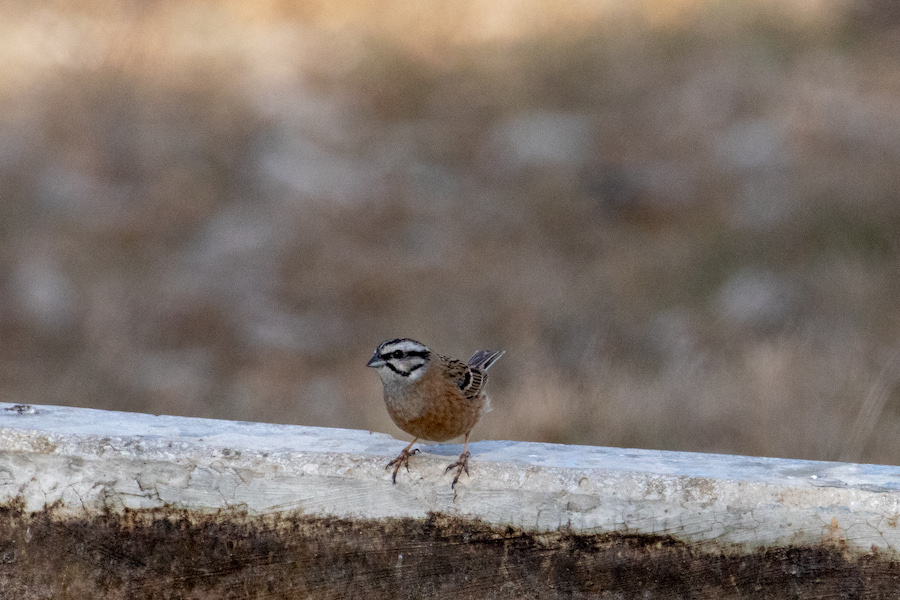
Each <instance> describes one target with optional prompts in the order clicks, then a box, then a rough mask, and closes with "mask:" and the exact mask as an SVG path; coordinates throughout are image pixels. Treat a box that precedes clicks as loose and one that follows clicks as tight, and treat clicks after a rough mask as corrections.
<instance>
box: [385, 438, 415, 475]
mask: <svg viewBox="0 0 900 600" xmlns="http://www.w3.org/2000/svg"><path fill="white" fill-rule="evenodd" d="M418 440H419V438H413V441H411V442H410V443H409V445H408V446H407V447H406V448H404V449H403V450H401V451H400V454H399V455H397V458H395V459H394V460H392V461H391V462H389V463H388V464H387V466H386V467H385V469H390V468H391V467H394V473H393V474H392V475H391V481H393V482H394V483H395V484H396V483H397V471H399V470H400V467H406V471H407V472H409V457H410V456H412V455H413V454H415V453H416V452H418V451H419V449H418V448H416V449H415V450H413V451H412V452H410V451H409V449H410V448H412V445H413V444H415V443H416V442H417V441H418Z"/></svg>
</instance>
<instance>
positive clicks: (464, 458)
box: [444, 451, 470, 489]
mask: <svg viewBox="0 0 900 600" xmlns="http://www.w3.org/2000/svg"><path fill="white" fill-rule="evenodd" d="M469 456H470V454H469V452H468V451H466V452H463V453H462V454H460V455H459V460H458V461H456V462H455V463H453V464H452V465H450V466H449V467H447V470H446V471H444V473H449V472H450V471H451V470H452V469H456V477H454V478H453V483H451V484H450V487H451V488H452V489H456V482H457V481H459V477H460V475H462V474H463V471H465V472H466V475H468V474H469Z"/></svg>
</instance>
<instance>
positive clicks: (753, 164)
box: [715, 119, 787, 172]
mask: <svg viewBox="0 0 900 600" xmlns="http://www.w3.org/2000/svg"><path fill="white" fill-rule="evenodd" d="M715 152H716V156H717V157H718V159H719V161H720V162H721V163H722V166H723V167H725V169H727V170H729V171H737V172H741V171H746V170H749V169H758V168H761V167H767V166H779V165H784V164H785V162H786V160H787V149H786V148H785V144H784V139H783V135H782V133H781V131H780V130H779V129H778V128H777V127H776V125H775V124H774V123H772V122H771V121H769V120H766V119H747V120H743V121H738V122H736V123H734V124H732V125H731V126H730V127H729V128H728V129H726V130H725V132H724V133H722V134H721V135H719V137H718V138H717V139H716V140H715Z"/></svg>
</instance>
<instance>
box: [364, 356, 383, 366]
mask: <svg viewBox="0 0 900 600" xmlns="http://www.w3.org/2000/svg"><path fill="white" fill-rule="evenodd" d="M384 364H385V363H384V361H383V360H381V358H380V357H379V356H378V355H377V354H376V355H375V356H373V357H372V358H370V359H369V362H367V363H366V366H367V367H372V368H375V369H377V368H378V367H383V366H384Z"/></svg>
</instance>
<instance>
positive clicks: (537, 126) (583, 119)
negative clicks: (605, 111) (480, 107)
mask: <svg viewBox="0 0 900 600" xmlns="http://www.w3.org/2000/svg"><path fill="white" fill-rule="evenodd" d="M488 144H489V146H490V147H491V148H492V149H493V150H494V152H492V154H499V159H500V161H501V162H503V163H506V164H509V165H510V166H515V167H555V166H562V165H572V166H580V165H582V164H583V163H584V162H585V161H586V160H588V158H589V157H590V153H591V150H592V148H593V130H592V127H591V119H590V118H589V117H588V116H587V115H583V114H577V113H564V112H554V111H532V112H528V113H519V114H516V115H513V116H510V117H507V118H505V119H502V120H501V121H500V122H498V123H497V124H496V125H495V126H494V128H493V130H492V131H491V132H490V134H489V136H488Z"/></svg>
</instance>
